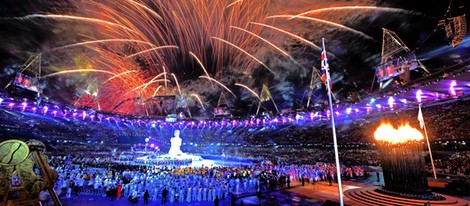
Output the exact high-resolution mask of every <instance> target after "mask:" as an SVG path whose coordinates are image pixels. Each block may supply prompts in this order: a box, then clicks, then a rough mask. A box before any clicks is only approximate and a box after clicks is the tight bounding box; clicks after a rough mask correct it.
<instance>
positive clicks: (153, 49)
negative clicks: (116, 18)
mask: <svg viewBox="0 0 470 206" xmlns="http://www.w3.org/2000/svg"><path fill="white" fill-rule="evenodd" d="M168 48H174V49H179V47H178V46H175V45H167V46H159V47H156V48H151V49H146V50H143V51H140V52H137V53H134V54H131V55H128V56H126V58H131V57H135V56H137V55H140V54H143V53H146V52H151V51H156V50H159V49H168Z"/></svg>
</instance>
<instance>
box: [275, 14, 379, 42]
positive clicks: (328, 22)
mask: <svg viewBox="0 0 470 206" xmlns="http://www.w3.org/2000/svg"><path fill="white" fill-rule="evenodd" d="M266 18H267V19H269V18H289V20H290V19H292V18H296V19H305V20H310V21H316V22H321V23H324V24H328V25H331V26H335V27H338V28H340V29H344V30H346V31H350V32H352V33H354V34H357V35H359V36H361V37H364V38H366V39H369V40H374V38H372V37H371V36H369V35H367V34H364V33H363V32H361V31H358V30H355V29H353V28H351V27H347V26H344V25H342V24H338V23H335V22H332V21H328V20H323V19H318V18H313V17H306V16H297V15H273V16H268V17H266Z"/></svg>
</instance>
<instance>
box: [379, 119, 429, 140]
mask: <svg viewBox="0 0 470 206" xmlns="http://www.w3.org/2000/svg"><path fill="white" fill-rule="evenodd" d="M374 137H375V139H376V140H377V141H381V142H387V143H390V144H401V143H407V142H411V141H421V140H423V139H424V137H423V134H421V132H420V131H418V130H417V129H415V128H413V127H411V126H410V125H409V124H405V125H402V126H399V127H398V129H395V128H394V127H393V126H392V125H391V124H389V123H382V124H380V126H379V127H378V128H377V130H375V132H374Z"/></svg>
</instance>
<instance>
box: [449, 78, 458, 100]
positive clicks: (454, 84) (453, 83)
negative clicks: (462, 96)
mask: <svg viewBox="0 0 470 206" xmlns="http://www.w3.org/2000/svg"><path fill="white" fill-rule="evenodd" d="M455 86H457V82H456V81H455V80H454V81H452V82H451V83H450V87H449V91H450V94H451V95H452V96H455V95H457V93H456V92H455V89H454V87H455Z"/></svg>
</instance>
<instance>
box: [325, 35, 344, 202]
mask: <svg viewBox="0 0 470 206" xmlns="http://www.w3.org/2000/svg"><path fill="white" fill-rule="evenodd" d="M322 42H323V49H325V40H324V39H323V38H322ZM325 54H326V49H325ZM326 88H327V90H328V100H329V104H330V114H331V129H332V130H333V147H334V149H335V162H336V176H337V179H338V194H339V204H340V205H341V206H344V202H343V190H342V188H343V186H342V184H341V165H340V164H339V155H338V141H337V140H336V128H335V113H334V111H333V103H332V101H331V88H330V72H329V71H328V69H327V70H326Z"/></svg>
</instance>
